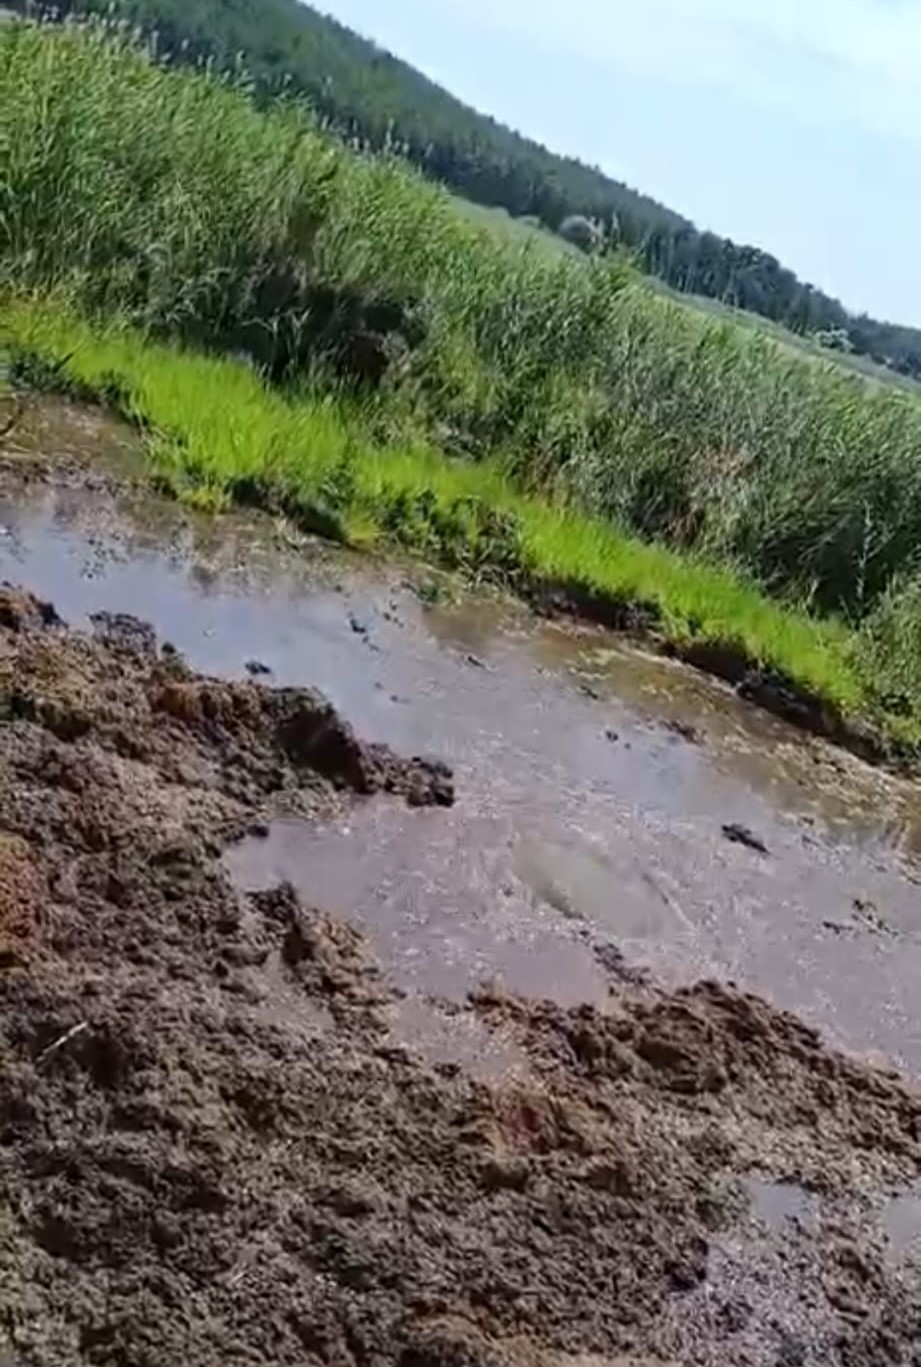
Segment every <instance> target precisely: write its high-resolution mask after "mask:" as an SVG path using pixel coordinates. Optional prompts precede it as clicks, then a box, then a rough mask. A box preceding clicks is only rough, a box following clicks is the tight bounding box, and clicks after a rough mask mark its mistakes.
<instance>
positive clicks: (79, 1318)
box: [0, 588, 921, 1367]
mask: <svg viewBox="0 0 921 1367" xmlns="http://www.w3.org/2000/svg"><path fill="white" fill-rule="evenodd" d="M376 791H387V792H391V793H394V794H398V795H400V796H402V797H404V798H405V799H407V800H409V801H410V802H414V803H439V802H440V803H448V802H450V801H451V800H452V796H453V793H452V789H451V780H450V775H449V773H448V772H447V770H446V769H444V767H443V766H441V765H439V764H437V763H434V762H431V761H424V760H408V761H407V760H401V759H399V758H398V757H397V756H395V755H394V754H393V753H392V752H390V751H389V750H387V749H385V748H383V747H372V746H368V745H365V744H363V743H362V742H361V741H360V740H358V739H357V738H356V737H355V735H354V734H353V732H352V731H351V729H350V728H349V726H348V725H347V724H346V723H345V722H344V721H343V720H342V719H341V718H339V717H338V715H337V714H336V713H335V711H334V710H333V709H332V708H331V707H330V706H329V705H328V704H327V703H325V702H324V701H323V699H321V698H319V697H318V696H316V695H314V694H313V693H310V692H309V691H305V690H292V689H272V688H269V687H266V686H264V685H262V684H259V683H254V682H245V683H242V682H241V683H233V684H227V683H222V682H218V681H216V680H211V679H206V678H202V677H200V676H198V675H196V674H194V673H193V672H192V671H191V670H190V669H189V668H188V667H187V666H186V665H185V664H184V663H183V662H182V661H181V660H180V659H179V658H178V657H177V656H176V655H175V653H173V652H171V651H169V650H168V649H167V648H165V647H159V648H158V646H157V643H156V642H155V640H154V639H153V636H152V633H151V632H150V631H149V629H147V628H145V627H144V626H143V625H142V624H140V623H138V622H136V621H134V620H133V619H130V618H112V617H105V618H100V619H98V621H97V622H96V630H95V633H94V634H93V635H81V634H78V633H74V632H71V631H69V630H67V629H66V628H65V627H64V626H63V625H62V624H61V623H60V622H59V621H58V620H57V618H56V616H55V614H54V612H53V610H52V609H51V608H49V607H47V606H45V605H42V604H40V603H38V602H37V601H36V600H35V599H33V598H31V597H30V596H29V595H28V594H25V593H22V592H19V591H17V590H12V589H8V588H7V589H2V590H0V1359H2V1357H3V1353H4V1351H6V1352H7V1353H8V1355H9V1357H10V1360H11V1361H12V1362H18V1363H22V1364H35V1367H76V1365H77V1364H80V1365H81V1367H83V1365H84V1364H94V1365H97V1367H173V1364H183V1367H226V1365H227V1364H240V1365H241V1367H266V1365H267V1364H279V1365H282V1364H299V1367H301V1365H303V1364H328V1365H329V1367H612V1365H614V1364H620V1365H621V1367H630V1365H631V1364H632V1365H633V1367H639V1364H641V1363H653V1362H659V1363H661V1362H665V1361H672V1362H689V1363H698V1362H699V1363H706V1364H720V1365H721V1367H722V1365H723V1364H725V1367H729V1364H733V1367H735V1365H736V1364H739V1365H740V1367H742V1365H744V1364H746V1363H750V1364H761V1363H765V1364H777V1365H778V1367H779V1365H780V1364H784V1365H785V1367H794V1365H795V1364H807V1363H809V1364H811V1363H816V1364H818V1363H823V1364H827V1363H840V1364H843V1365H844V1367H863V1365H864V1364H866V1365H867V1367H876V1364H879V1365H880V1367H882V1364H906V1365H907V1364H912V1363H918V1362H921V1356H919V1352H921V1348H919V1345H921V1300H919V1282H918V1279H917V1277H916V1276H915V1275H914V1273H913V1271H912V1268H911V1267H910V1266H908V1265H905V1264H903V1263H899V1262H897V1261H895V1260H894V1259H893V1258H892V1257H891V1252H890V1251H889V1250H887V1249H886V1247H885V1244H884V1241H883V1240H882V1238H881V1237H879V1236H877V1235H874V1234H873V1232H872V1228H873V1226H872V1222H871V1221H870V1219H869V1215H868V1212H870V1211H871V1210H872V1209H873V1201H874V1199H875V1198H876V1195H877V1194H878V1193H879V1192H881V1191H883V1190H884V1189H907V1188H908V1187H909V1186H910V1185H911V1183H912V1182H914V1181H915V1180H916V1179H917V1178H918V1176H919V1169H921V1096H919V1094H918V1093H916V1092H915V1091H913V1090H911V1089H909V1087H907V1086H906V1085H905V1084H903V1083H902V1082H901V1081H900V1080H899V1079H898V1078H896V1077H894V1076H891V1075H887V1074H884V1073H881V1072H879V1071H874V1070H872V1069H870V1068H869V1067H864V1066H863V1065H861V1064H859V1063H857V1062H854V1061H851V1060H848V1059H845V1058H843V1057H840V1056H838V1055H836V1054H834V1053H832V1052H830V1051H829V1050H828V1049H826V1048H825V1047H824V1046H823V1045H822V1043H821V1041H820V1040H819V1039H818V1038H817V1036H816V1035H815V1034H814V1033H813V1032H811V1031H810V1030H808V1029H807V1028H806V1027H805V1026H803V1025H802V1024H800V1023H799V1022H798V1021H796V1020H795V1019H794V1018H792V1017H790V1016H787V1015H783V1014H781V1013H778V1012H776V1011H774V1010H773V1009H772V1008H771V1007H769V1006H768V1005H767V1004H766V1003H764V1002H762V1001H760V1000H757V999H755V998H752V997H748V996H745V995H743V994H741V993H739V992H737V991H735V990H733V989H731V988H728V987H723V986H720V985H717V984H712V983H704V984H700V985H698V986H696V987H694V988H691V989H688V990H686V991H683V992H677V993H667V992H664V991H661V990H659V989H658V988H656V987H655V986H654V985H650V984H647V983H646V982H645V981H644V980H643V979H642V977H641V976H640V975H636V976H635V977H632V976H630V975H627V976H626V977H625V975H623V974H615V975H613V980H612V989H611V1001H610V1008H609V1010H607V1011H606V1012H604V1013H602V1012H599V1011H597V1010H595V1009H593V1008H588V1007H586V1008H582V1009H577V1010H571V1011H564V1010H562V1009H560V1008H558V1007H556V1006H555V1005H553V1004H552V1003H546V1002H543V1003H541V1002H538V1003H535V1002H526V1001H522V1000H518V999H515V998H509V997H506V996H504V995H503V994H501V993H500V992H498V991H493V990H488V989H483V990H482V991H481V992H480V993H478V994H477V995H476V997H475V998H474V999H473V1000H472V1001H471V1002H470V1003H468V1004H467V1005H466V1006H465V1007H464V1010H466V1011H469V1012H473V1013H475V1014H476V1016H477V1018H478V1019H479V1020H480V1021H481V1022H482V1023H484V1025H485V1026H486V1028H488V1029H490V1030H493V1029H494V1030H496V1031H501V1032H502V1033H503V1035H504V1036H505V1037H508V1036H511V1037H513V1038H514V1040H515V1042H516V1043H517V1044H518V1045H519V1046H520V1048H521V1049H522V1050H523V1051H524V1053H525V1055H526V1057H527V1058H528V1060H529V1069H528V1070H527V1071H526V1072H525V1074H524V1075H516V1077H515V1078H514V1080H511V1079H509V1080H507V1081H505V1082H499V1083H487V1082H483V1081H477V1080H475V1079H473V1078H472V1077H470V1076H468V1075H467V1074H466V1073H465V1072H464V1071H463V1070H462V1069H460V1068H458V1067H457V1066H456V1065H443V1066H440V1067H433V1068H430V1067H427V1066H426V1065H424V1064H423V1063H422V1062H421V1061H418V1060H416V1059H414V1058H413V1056H412V1055H411V1054H408V1053H407V1051H406V1050H405V1049H402V1048H396V1047H394V1045H393V1042H392V1040H390V1039H389V1038H388V1032H387V1012H388V1007H389V1006H390V1005H391V1004H392V1003H393V1001H394V1000H395V996H396V994H395V993H394V992H393V990H392V989H391V988H390V987H389V986H388V984H387V983H386V981H385V980H384V979H383V978H382V976H381V975H380V974H379V972H378V971H377V970H376V968H375V966H374V964H373V963H372V962H370V961H369V958H368V957H367V955H366V953H365V950H364V946H363V943H362V941H361V938H360V936H359V935H358V934H357V933H356V932H355V931H354V930H352V929H351V928H350V927H348V926H347V925H343V924H341V923H336V922H332V921H330V920H329V919H327V918H326V917H324V916H323V915H322V913H321V912H319V911H316V910H314V909H311V908H309V907H305V906H302V905H300V904H299V902H298V900H297V898H296V897H295V895H294V893H293V892H292V891H291V889H290V888H287V887H281V888H277V889H273V890H271V891H268V892H263V893H259V894H255V895H252V896H244V895H243V894H240V893H238V892H236V891H235V890H234V889H233V888H232V886H231V885H230V883H229V881H228V879H227V876H226V875H225V873H224V872H223V870H222V867H221V864H220V858H219V856H220V853H221V851H222V849H223V848H224V847H225V845H226V843H227V841H229V840H232V839H233V838H235V837H237V836H239V835H241V834H242V833H243V832H245V831H247V830H251V829H253V828H254V827H255V826H258V824H259V823H260V822H262V821H264V820H266V819H267V817H268V816H269V815H271V814H272V813H273V812H275V811H277V810H279V809H280V808H285V809H288V810H291V809H294V810H297V811H301V812H308V813H309V812H310V811H311V810H312V809H313V808H315V807H317V806H319V805H321V804H325V803H327V802H329V801H332V800H339V801H341V800H346V798H348V797H349V795H350V794H353V793H354V794H367V793H372V792H376ZM337 793H338V794H339V796H338V798H337V797H336V796H335V794H337ZM343 795H345V796H343ZM753 1172H757V1173H760V1174H762V1175H763V1176H764V1177H765V1178H775V1179H783V1180H785V1181H788V1182H789V1181H793V1180H795V1181H796V1182H797V1183H798V1184H799V1185H798V1189H801V1190H802V1191H804V1192H807V1193H810V1195H811V1197H814V1198H815V1200H816V1201H817V1202H818V1201H822V1202H824V1203H825V1205H824V1206H823V1207H822V1209H823V1210H826V1211H827V1214H826V1215H823V1217H822V1219H821V1220H819V1221H818V1222H817V1223H815V1225H814V1226H809V1224H808V1222H807V1221H806V1220H802V1221H799V1222H792V1221H791V1222H788V1227H785V1229H784V1232H783V1237H781V1238H772V1237H768V1236H767V1235H765V1234H764V1231H761V1233H760V1234H759V1233H758V1230H757V1229H756V1227H755V1225H756V1222H755V1221H754V1220H753V1216H752V1210H751V1205H750V1201H749V1200H748V1198H747V1197H746V1195H745V1190H746V1188H745V1186H744V1183H743V1182H742V1180H741V1179H742V1178H744V1177H745V1175H746V1174H751V1173H753Z"/></svg>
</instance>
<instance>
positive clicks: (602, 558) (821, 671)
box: [0, 297, 868, 715]
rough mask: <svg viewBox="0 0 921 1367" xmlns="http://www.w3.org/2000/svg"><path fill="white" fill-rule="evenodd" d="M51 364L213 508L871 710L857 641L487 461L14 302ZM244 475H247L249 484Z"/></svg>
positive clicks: (10, 338) (348, 409)
mask: <svg viewBox="0 0 921 1367" xmlns="http://www.w3.org/2000/svg"><path fill="white" fill-rule="evenodd" d="M2 345H6V346H8V347H9V348H10V350H11V351H12V352H13V354H14V355H15V354H20V355H24V356H27V357H31V358H33V359H34V358H38V360H39V361H40V362H41V363H43V364H44V365H46V366H48V367H53V369H51V370H50V371H49V372H48V374H49V378H51V379H52V381H54V380H55V378H56V379H57V381H58V382H60V383H61V384H66V385H69V386H72V387H75V388H76V389H77V390H79V391H84V392H88V393H93V394H99V395H107V396H109V397H110V399H111V398H114V399H116V401H117V403H118V406H119V407H120V409H121V411H122V412H123V413H124V414H125V415H126V416H127V417H129V418H131V419H133V420H135V421H137V422H139V423H142V424H143V426H144V429H145V431H146V432H147V442H148V450H149V455H150V460H151V463H152V466H153V470H154V472H155V473H156V474H157V475H158V476H159V477H160V478H161V479H163V480H165V481H166V482H168V483H169V484H170V486H171V487H172V488H173V489H174V490H175V491H176V492H177V493H178V494H179V495H180V496H181V497H185V498H188V499H191V500H193V501H194V502H196V503H198V504H201V505H206V506H211V507H220V506H222V505H224V504H226V503H228V502H229V501H231V500H232V499H233V498H234V496H235V494H239V493H240V492H241V491H243V490H244V489H246V488H247V487H252V484H253V483H255V486H256V487H257V488H258V490H259V491H260V497H261V498H262V499H263V500H264V501H267V502H269V503H270V504H271V503H272V502H273V500H276V501H277V504H278V506H280V507H282V508H284V509H285V510H287V511H289V512H291V513H292V514H294V515H301V516H302V517H303V518H304V520H305V521H307V522H308V523H309V522H310V521H311V520H312V521H313V522H314V523H315V524H316V522H317V520H318V514H320V515H321V517H320V521H321V523H322V519H323V518H325V519H326V520H327V521H328V522H329V524H330V526H331V528H332V530H334V531H335V532H336V534H338V535H340V536H341V537H342V538H343V539H344V540H347V541H349V542H352V543H353V544H354V543H359V544H368V543H369V542H374V541H384V540H386V539H390V538H392V539H395V540H398V541H400V542H402V543H403V544H405V545H408V546H409V547H410V549H413V550H418V551H422V552H423V553H429V554H432V555H436V556H438V557H439V558H441V559H447V560H450V561H452V562H453V563H455V564H461V565H470V566H472V567H474V568H476V569H479V570H489V569H498V570H500V571H506V572H507V573H508V577H509V579H510V581H511V582H513V583H518V584H519V585H522V586H530V587H535V586H539V585H542V584H543V585H559V584H562V585H565V586H566V587H568V588H569V589H571V590H576V591H579V590H582V591H588V592H593V593H596V594H600V595H603V596H605V597H607V598H610V599H613V600H616V601H627V602H639V603H644V604H650V605H654V606H655V607H656V608H657V609H658V610H659V612H660V613H661V617H662V624H663V630H664V633H665V635H666V636H667V637H668V638H669V639H670V640H672V641H674V642H675V643H678V644H683V643H687V642H689V641H691V640H695V641H707V642H710V643H720V644H728V645H731V646H733V647H735V648H738V649H741V650H742V651H744V652H745V654H746V655H747V656H748V657H750V658H751V659H752V660H755V661H758V662H760V663H763V664H766V665H771V666H773V667H775V668H777V669H779V670H781V671H783V673H785V674H786V675H788V676H789V677H790V678H791V679H793V680H795V681H796V683H797V684H799V685H800V686H801V687H803V688H805V689H808V690H809V691H811V692H813V693H815V694H817V695H819V696H821V697H822V698H823V699H825V700H826V701H828V702H830V703H832V704H834V705H835V706H836V707H837V708H838V709H840V711H841V712H842V713H844V714H849V715H855V714H857V713H859V712H861V711H862V710H865V708H866V707H867V705H868V695H867V691H866V689H865V687H864V684H863V682H862V679H861V676H860V673H859V669H858V666H857V664H856V657H855V654H854V652H853V649H852V646H853V638H852V636H851V635H850V633H848V632H847V631H846V630H845V629H844V628H843V627H842V626H840V625H839V624H838V623H836V622H831V621H821V622H820V621H816V620H813V619H811V618H809V617H806V616H803V615H799V614H796V613H794V612H792V611H789V610H786V609H784V608H782V607H781V606H779V605H777V604H775V603H772V602H771V601H769V600H768V599H766V598H765V597H764V596H763V595H762V594H761V593H759V592H758V590H757V589H756V588H754V587H752V586H751V585H749V584H747V583H745V582H744V581H742V580H741V579H739V578H737V577H735V576H734V575H732V574H731V573H729V572H727V571H726V570H722V569H718V568H714V567H713V566H711V565H707V564H704V563H701V562H698V561H696V560H694V559H688V558H683V557H681V556H679V555H677V554H675V553H673V552H671V551H668V550H666V549H664V548H663V547H661V546H657V545H650V544H648V543H643V542H640V541H637V540H636V539H634V538H632V537H630V536H627V535H625V534H623V533H621V532H620V531H618V530H617V529H616V528H615V527H613V526H612V525H611V524H609V523H606V522H601V521H599V520H595V519H592V518H590V517H587V516H585V515H584V514H580V513H577V512H575V511H571V510H568V509H564V508H560V507H557V506H554V505H552V504H550V503H548V502H545V501H539V500H537V499H534V498H530V497H525V496H523V495H521V494H520V493H518V492H516V490H515V489H514V488H513V487H512V485H511V483H510V482H509V480H508V479H507V478H506V477H505V476H504V474H503V472H502V470H501V469H500V468H499V467H498V466H496V465H491V464H471V463H465V462H459V461H452V460H449V459H446V458H445V457H443V456H442V455H440V454H439V453H438V452H436V451H435V450H433V449H432V448H431V447H428V446H424V445H421V444H420V445H417V446H412V445H405V446H402V447H400V448H396V449H395V448H382V447H380V446H376V445H374V444H373V443H372V442H370V441H369V440H368V439H367V437H366V436H365V435H363V432H364V430H366V429H365V428H364V424H363V423H362V415H361V411H360V409H359V408H357V407H356V406H354V405H353V404H349V403H346V402H345V401H344V400H342V399H341V398H330V397H328V396H327V397H323V398H316V397H311V396H310V395H307V396H304V397H301V398H298V399H296V400H295V399H288V398H285V397H283V396H282V395H280V394H279V393H277V392H273V391H270V390H268V389H267V388H266V387H265V386H264V385H263V383H262V382H261V380H260V379H259V377H258V376H257V375H256V373H255V372H254V371H252V370H251V369H250V368H249V367H248V366H247V365H245V364H244V363H241V362H236V361H231V360H226V359H217V358H213V357H208V356H205V355H202V354H198V353H193V352H190V351H184V350H181V349H179V348H178V347H176V346H171V345H163V344H159V343H154V342H151V341H149V340H147V339H146V338H144V337H143V336H142V335H141V334H139V333H138V332H136V331H133V330H131V329H130V328H128V327H126V326H123V325H118V324H109V325H97V324H91V323H89V322H87V321H85V320H84V319H82V318H81V317H79V316H78V315H77V314H76V313H74V312H72V311H70V310H69V309H68V308H67V307H66V306H64V305H62V304H61V303H60V302H56V301H48V300H41V299H37V298H28V299H23V298H21V297H20V298H15V299H8V300H7V301H6V302H5V304H4V305H3V307H2V311H0V346H2ZM247 482H249V483H247Z"/></svg>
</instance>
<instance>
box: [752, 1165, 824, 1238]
mask: <svg viewBox="0 0 921 1367" xmlns="http://www.w3.org/2000/svg"><path fill="white" fill-rule="evenodd" d="M745 1189H746V1192H747V1194H748V1197H749V1200H750V1201H751V1208H752V1214H753V1215H754V1217H755V1218H756V1219H757V1220H760V1221H761V1223H762V1224H763V1225H765V1226H766V1227H767V1229H768V1230H769V1231H770V1232H771V1233H772V1234H777V1235H783V1233H784V1231H785V1229H786V1228H787V1226H788V1225H791V1224H793V1225H800V1226H803V1227H808V1226H810V1225H812V1224H814V1223H815V1221H816V1218H817V1215H818V1198H817V1197H816V1196H815V1194H814V1193H813V1192H809V1191H806V1190H805V1188H804V1187H801V1186H798V1185H797V1183H796V1182H771V1181H767V1180H765V1179H764V1178H749V1179H748V1181H747V1182H746V1183H745Z"/></svg>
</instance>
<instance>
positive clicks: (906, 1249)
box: [883, 1192, 921, 1258]
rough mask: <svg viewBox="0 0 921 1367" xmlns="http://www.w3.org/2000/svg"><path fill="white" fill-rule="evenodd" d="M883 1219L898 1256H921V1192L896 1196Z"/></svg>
mask: <svg viewBox="0 0 921 1367" xmlns="http://www.w3.org/2000/svg"><path fill="white" fill-rule="evenodd" d="M883 1221H884V1224H885V1228H886V1233H887V1234H888V1236H889V1244H890V1247H891V1249H892V1252H893V1253H894V1254H895V1256H896V1257H897V1258H921V1193H918V1192H908V1193H905V1194H903V1195H901V1196H894V1197H893V1198H892V1200H891V1201H890V1202H889V1203H888V1205H887V1206H886V1209H885V1212H884V1214H883Z"/></svg>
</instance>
